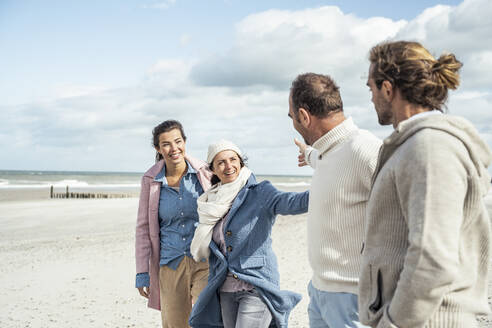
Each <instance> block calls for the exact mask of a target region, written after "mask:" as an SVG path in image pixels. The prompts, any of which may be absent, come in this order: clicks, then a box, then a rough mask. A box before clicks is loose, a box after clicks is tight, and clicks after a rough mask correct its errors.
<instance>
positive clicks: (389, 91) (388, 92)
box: [381, 80, 396, 101]
mask: <svg viewBox="0 0 492 328" xmlns="http://www.w3.org/2000/svg"><path fill="white" fill-rule="evenodd" d="M381 91H382V93H383V97H385V98H386V100H387V101H391V100H393V97H394V96H395V91H396V90H395V88H394V87H393V84H391V82H390V81H388V80H384V81H383V83H382V84H381Z"/></svg>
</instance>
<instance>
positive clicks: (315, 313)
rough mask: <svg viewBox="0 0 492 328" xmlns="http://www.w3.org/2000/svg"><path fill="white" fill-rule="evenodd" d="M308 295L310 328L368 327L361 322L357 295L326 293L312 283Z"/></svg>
mask: <svg viewBox="0 0 492 328" xmlns="http://www.w3.org/2000/svg"><path fill="white" fill-rule="evenodd" d="M308 293H309V299H310V301H309V306H308V315H309V327H310V328H339V327H356V328H362V327H366V326H364V325H362V324H361V323H360V322H359V306H358V304H357V295H355V294H351V293H331V292H324V291H322V290H318V289H316V288H315V287H314V286H313V283H312V282H311V281H310V282H309V286H308Z"/></svg>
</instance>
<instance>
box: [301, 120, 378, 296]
mask: <svg viewBox="0 0 492 328" xmlns="http://www.w3.org/2000/svg"><path fill="white" fill-rule="evenodd" d="M380 146H381V141H380V140H379V139H378V138H376V137H375V136H374V135H373V134H371V133H370V132H369V131H366V130H361V129H359V128H358V127H357V126H356V125H355V124H354V123H353V121H352V119H351V118H348V119H346V120H345V121H343V122H342V123H341V124H339V125H338V126H337V127H335V128H334V129H332V130H331V131H329V132H328V133H326V134H325V135H324V136H322V137H321V138H320V139H318V140H317V141H316V142H315V143H314V144H313V147H314V149H313V148H311V147H307V149H306V153H305V155H306V159H307V162H308V164H309V165H310V166H311V167H313V168H314V169H315V170H314V173H313V178H312V183H311V188H310V196H309V213H308V223H307V231H308V255H309V263H310V265H311V268H312V269H313V278H312V282H313V285H314V287H315V288H317V289H319V290H322V291H328V292H348V293H353V294H357V292H358V290H357V285H358V281H359V272H360V269H359V268H360V264H361V261H360V260H361V254H360V251H361V247H362V241H363V235H364V218H365V213H366V204H367V200H368V197H369V190H370V187H371V177H372V174H373V172H374V169H375V167H376V162H377V157H378V151H379V147H380Z"/></svg>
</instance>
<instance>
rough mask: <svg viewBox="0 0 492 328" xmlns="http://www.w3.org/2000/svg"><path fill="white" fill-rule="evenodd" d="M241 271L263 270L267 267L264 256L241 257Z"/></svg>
mask: <svg viewBox="0 0 492 328" xmlns="http://www.w3.org/2000/svg"><path fill="white" fill-rule="evenodd" d="M239 263H240V265H241V269H253V268H261V267H262V266H264V265H265V257H264V256H241V258H240V259H239Z"/></svg>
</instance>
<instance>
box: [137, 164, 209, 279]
mask: <svg viewBox="0 0 492 328" xmlns="http://www.w3.org/2000/svg"><path fill="white" fill-rule="evenodd" d="M155 181H159V182H161V183H162V187H161V192H160V200H159V226H160V235H161V238H160V241H161V254H160V261H159V265H160V266H163V265H167V266H168V267H170V268H171V269H173V270H176V268H177V267H178V265H179V263H181V260H183V257H184V256H190V257H191V253H190V244H191V240H192V239H193V235H194V233H195V228H196V224H197V223H198V213H197V204H196V200H197V198H198V197H199V196H200V195H201V194H202V193H203V188H202V186H201V185H200V182H199V181H198V178H197V176H196V171H195V170H194V169H193V168H192V167H191V165H189V164H188V171H187V172H186V174H185V175H183V177H182V178H181V181H180V185H179V191H176V190H174V189H173V188H172V187H169V186H168V184H167V180H166V166H164V167H163V168H162V171H161V172H160V173H159V174H158V175H157V176H156V177H155ZM163 237H164V238H163ZM144 286H149V274H148V273H139V274H137V277H136V287H144Z"/></svg>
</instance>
